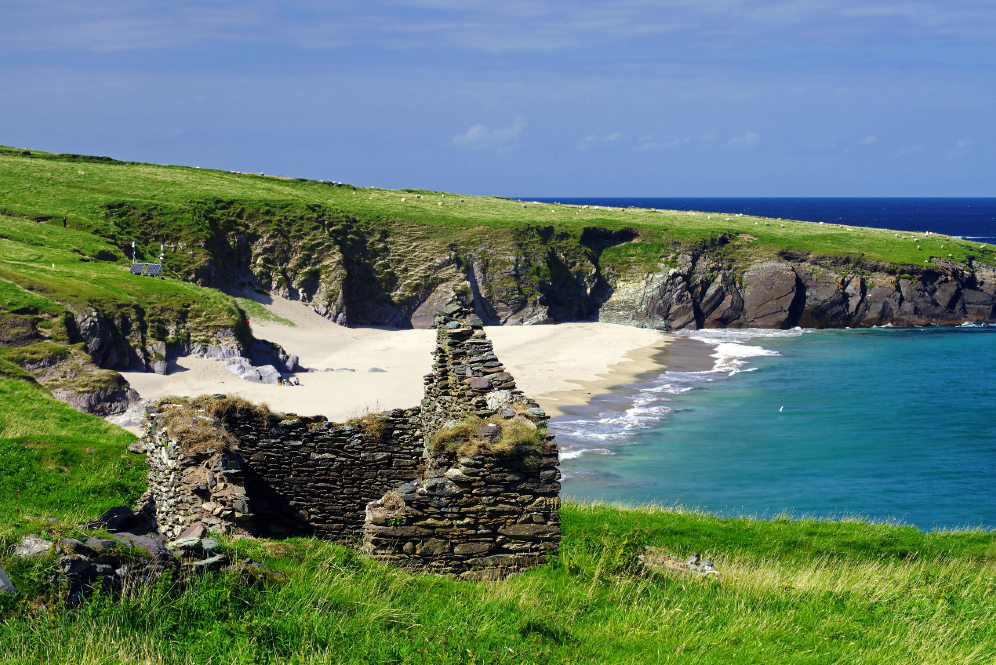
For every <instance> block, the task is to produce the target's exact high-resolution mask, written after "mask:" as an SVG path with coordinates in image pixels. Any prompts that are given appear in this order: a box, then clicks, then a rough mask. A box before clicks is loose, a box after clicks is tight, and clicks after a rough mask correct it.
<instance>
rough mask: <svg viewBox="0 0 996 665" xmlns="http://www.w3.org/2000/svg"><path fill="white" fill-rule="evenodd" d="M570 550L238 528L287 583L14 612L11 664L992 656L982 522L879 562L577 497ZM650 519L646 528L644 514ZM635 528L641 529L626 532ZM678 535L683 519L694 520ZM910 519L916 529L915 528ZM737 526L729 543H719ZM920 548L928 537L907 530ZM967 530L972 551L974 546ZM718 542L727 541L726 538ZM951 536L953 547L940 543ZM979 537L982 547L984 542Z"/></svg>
mask: <svg viewBox="0 0 996 665" xmlns="http://www.w3.org/2000/svg"><path fill="white" fill-rule="evenodd" d="M562 516H563V521H564V523H563V526H564V541H563V549H562V556H561V557H560V559H558V560H555V561H554V562H552V563H550V564H548V565H546V566H544V567H542V568H540V569H537V570H534V571H532V572H530V573H526V574H523V575H520V576H517V577H515V578H512V579H510V580H507V581H505V582H501V583H486V582H474V583H471V582H458V581H454V580H450V579H443V578H438V577H433V576H429V575H411V574H409V573H406V572H402V571H400V570H397V569H392V568H390V567H388V566H386V565H383V564H380V563H377V562H374V561H370V560H367V559H364V558H362V557H361V556H359V555H358V554H356V553H355V552H353V551H352V550H350V549H348V548H344V547H341V546H337V545H333V544H330V543H326V542H323V541H318V540H312V539H291V540H287V541H283V542H273V541H264V540H255V541H254V540H230V541H228V542H227V543H226V547H227V551H228V553H229V555H230V556H232V557H233V558H236V559H238V558H242V557H245V556H251V557H252V558H254V559H256V560H260V561H264V562H266V563H267V564H268V565H271V566H272V567H274V568H276V569H279V570H281V571H282V572H284V573H286V574H287V575H289V576H290V582H289V583H288V584H286V585H285V586H282V587H270V588H267V589H248V588H246V587H245V586H244V585H242V584H241V583H240V582H239V580H238V579H237V578H235V577H231V576H226V575H224V574H218V575H215V576H213V577H206V578H201V579H199V580H197V581H195V582H194V584H193V585H192V586H191V587H190V588H188V589H186V590H185V591H183V592H180V591H177V590H171V589H169V588H166V587H157V588H151V589H141V590H138V591H137V592H136V593H135V594H134V595H132V596H130V597H128V598H127V599H125V600H122V601H113V600H111V599H109V598H97V599H94V600H93V601H92V602H91V603H89V604H88V605H86V606H84V607H82V608H80V609H77V610H73V611H62V610H42V609H39V608H33V609H30V610H29V608H28V605H27V604H19V605H18V604H14V603H13V602H12V601H7V603H8V604H7V606H6V609H5V612H4V614H3V619H2V622H0V645H3V647H4V650H3V651H0V653H3V654H6V655H5V656H0V660H2V661H3V662H39V661H46V662H73V663H118V662H122V663H123V662H141V663H208V662H225V663H243V662H244V663H257V662H258V663H841V662H847V663H939V662H945V663H946V662H957V663H990V662H992V661H993V659H994V658H996V623H994V622H992V621H990V620H989V618H990V615H991V613H992V611H993V608H994V605H996V565H994V559H993V558H992V557H991V556H986V555H980V547H982V548H983V550H984V549H985V547H991V546H992V541H993V536H992V534H988V533H986V532H965V533H958V532H956V533H951V532H949V533H945V534H941V535H940V537H935V536H933V535H932V534H923V533H921V532H916V533H917V534H919V535H915V534H912V533H911V534H910V535H909V536H908V537H907V540H909V541H910V543H911V544H917V545H919V546H920V549H922V550H923V551H925V552H930V555H929V556H915V557H897V556H895V555H889V554H885V553H883V554H881V555H879V556H865V555H864V554H861V553H860V548H855V547H854V545H855V543H856V541H860V540H862V539H863V537H865V536H866V537H867V538H870V539H871V540H872V541H876V540H878V539H880V538H881V537H882V536H883V535H887V534H888V533H890V530H892V529H895V528H897V527H895V526H892V525H873V524H866V523H859V522H854V523H853V528H852V529H849V530H846V532H845V533H841V534H838V535H837V536H833V535H829V534H831V533H832V529H833V525H832V524H828V525H827V530H826V532H825V533H822V534H820V535H810V531H811V527H812V526H813V525H812V524H810V523H809V522H807V521H791V520H786V521H784V522H782V523H781V524H780V525H778V529H776V532H779V533H781V535H789V534H794V535H795V536H796V538H797V539H798V540H799V542H800V543H803V544H804V545H805V547H804V548H803V553H802V554H799V555H797V556H790V555H788V554H785V553H773V552H771V551H770V550H769V549H768V548H767V542H768V541H767V540H765V537H766V535H767V534H766V533H765V532H766V529H767V527H768V526H770V525H771V524H772V523H770V522H757V523H755V521H754V520H747V519H730V518H718V517H712V516H708V515H702V514H699V513H689V512H684V511H680V510H674V509H672V510H660V509H653V508H651V509H635V510H633V509H629V510H627V509H624V508H618V507H607V506H592V505H586V506H581V505H577V504H566V505H565V507H564V510H563V511H562ZM636 522H639V524H640V527H639V528H636V527H635V523H636ZM631 524H632V525H634V526H633V527H632V528H628V527H629V525H631ZM702 526H710V527H711V529H710V530H707V531H706V532H704V533H703V534H702V536H701V538H700V539H699V540H697V541H696V540H693V539H691V538H690V536H687V535H686V536H685V542H684V544H679V545H676V544H675V543H674V542H673V541H672V540H671V539H670V538H669V536H668V533H670V532H671V531H672V530H678V531H682V530H685V531H687V532H688V533H694V532H697V531H698V530H699V528H700V527H702ZM913 531H915V530H913ZM716 535H720V536H721V537H722V536H725V540H723V538H720V539H719V541H717V540H716V539H715V538H714V536H716ZM915 540H916V541H917V542H916V543H914V542H913V541H915ZM963 540H964V541H965V542H967V543H968V545H967V546H965V547H964V548H963V547H961V543H962V541H963ZM716 542H726V543H727V545H724V546H722V547H719V546H715V543H716ZM938 543H940V546H938ZM648 544H652V545H654V546H659V547H665V548H670V549H671V550H672V551H674V552H676V553H679V554H684V553H685V552H687V551H688V550H689V549H690V548H694V549H698V550H706V549H708V548H709V547H712V548H713V549H712V553H711V556H712V557H713V559H714V561H715V562H716V565H717V567H718V568H719V569H720V570H721V571H722V573H723V576H722V579H720V580H718V581H717V580H713V579H700V578H693V577H686V576H683V575H681V574H677V573H670V572H658V571H652V570H645V569H642V568H640V567H639V566H638V565H636V563H635V557H634V556H632V555H633V554H635V553H636V552H638V551H639V550H640V549H641V548H642V547H644V546H645V545H648ZM983 546H984V547H983Z"/></svg>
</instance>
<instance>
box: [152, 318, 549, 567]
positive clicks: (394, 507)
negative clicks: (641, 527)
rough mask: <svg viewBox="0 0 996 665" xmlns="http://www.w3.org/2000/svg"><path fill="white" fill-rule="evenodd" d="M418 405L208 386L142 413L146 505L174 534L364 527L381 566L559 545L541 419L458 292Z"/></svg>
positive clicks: (445, 563)
mask: <svg viewBox="0 0 996 665" xmlns="http://www.w3.org/2000/svg"><path fill="white" fill-rule="evenodd" d="M436 323H437V328H438V332H437V344H436V347H435V349H434V350H433V352H432V353H433V358H434V364H433V371H432V373H431V374H429V375H428V376H427V377H426V387H425V398H424V399H423V400H422V403H421V405H420V406H419V407H418V408H413V409H407V410H405V409H396V410H394V411H391V412H386V413H383V414H379V415H376V416H367V417H365V418H363V419H361V420H360V421H359V422H354V423H347V424H336V423H331V422H329V421H328V420H326V419H325V418H324V417H321V416H315V417H300V416H296V415H294V414H271V413H269V412H267V411H265V410H260V409H259V408H257V407H255V406H254V405H251V404H248V403H246V402H244V401H241V400H238V399H236V398H229V397H223V396H214V397H201V398H197V399H194V400H179V401H178V402H177V403H174V404H170V403H166V404H160V405H159V406H158V407H157V408H156V409H154V410H153V411H152V412H151V413H150V418H151V425H150V435H149V437H148V438H147V439H146V441H147V446H148V460H149V466H150V474H149V481H150V482H149V495H148V497H147V503H146V507H145V511H144V512H145V513H146V514H148V513H154V514H155V520H156V522H157V525H158V528H159V531H160V532H161V533H162V534H163V535H165V536H167V537H169V538H176V537H178V536H179V535H180V534H182V533H183V532H185V531H186V530H187V529H188V528H190V527H192V526H194V527H196V526H197V524H198V523H200V524H201V525H203V526H204V527H205V528H207V529H208V530H209V531H213V532H216V533H223V532H229V531H245V532H249V533H254V534H258V535H264V536H288V535H305V534H313V535H317V536H320V537H323V538H329V539H333V540H339V541H342V540H346V539H349V538H350V537H355V536H360V535H362V536H363V539H364V549H365V551H367V552H368V553H369V554H371V555H372V556H374V557H376V558H379V559H382V560H384V561H388V562H390V563H392V564H395V565H400V566H404V567H408V568H415V569H421V570H427V571H431V572H437V573H441V574H447V575H455V576H460V577H464V578H468V579H484V578H488V579H495V578H501V577H504V576H506V575H508V574H511V573H514V572H518V571H522V570H527V569H529V568H532V567H535V566H537V565H539V564H541V563H543V562H545V561H546V559H547V556H548V555H549V554H550V553H555V552H556V551H557V547H558V545H559V542H560V519H559V516H558V514H557V510H558V508H559V506H560V500H559V498H558V495H559V493H560V482H559V480H560V471H559V470H558V469H557V467H558V464H559V461H558V455H557V446H556V444H555V443H554V442H553V437H552V436H551V435H549V434H547V431H546V424H547V417H546V414H545V413H544V412H543V410H542V409H541V408H539V405H538V404H536V402H534V401H532V400H530V399H528V398H527V397H525V396H524V395H523V394H522V391H521V390H519V389H517V388H516V386H515V380H514V378H513V377H512V375H511V374H509V373H508V372H507V371H506V370H505V368H504V366H502V364H501V363H500V362H499V361H498V359H497V358H496V357H495V355H494V352H493V349H492V346H491V342H490V341H489V340H488V339H487V337H486V335H485V333H484V330H483V324H482V322H481V320H480V319H479V318H478V317H477V316H475V315H474V314H473V311H472V310H470V309H469V308H466V307H464V306H462V305H460V304H453V305H448V306H447V307H445V308H443V310H441V312H440V315H439V316H437V317H436Z"/></svg>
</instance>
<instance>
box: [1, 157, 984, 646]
mask: <svg viewBox="0 0 996 665" xmlns="http://www.w3.org/2000/svg"><path fill="white" fill-rule="evenodd" d="M64 216H65V217H67V221H68V227H69V228H68V229H63V228H62V223H61V220H62V218H63V217H64ZM596 228H597V229H601V230H602V231H604V232H605V233H609V234H612V233H617V234H618V235H617V236H616V237H615V238H614V239H613V241H612V242H611V243H602V244H600V243H599V242H597V238H596V240H595V241H591V238H590V237H588V239H587V240H586V233H590V232H589V231H588V229H596ZM925 230H926V229H925ZM240 238H241V240H240ZM913 238H916V240H915V241H914V240H913ZM132 241H135V242H136V245H137V247H138V250H139V259H140V260H151V259H153V258H154V257H155V256H156V255H157V254H158V251H159V245H160V243H162V244H165V245H166V246H167V248H166V249H167V256H166V265H167V266H168V267H169V269H170V273H169V275H168V278H167V279H165V280H153V279H148V278H135V277H133V276H130V275H129V274H128V271H127V267H128V263H129V260H128V257H129V256H130V254H129V253H130V246H131V242H132ZM243 243H248V244H249V245H252V247H253V252H252V253H253V255H254V256H255V257H258V258H259V261H258V262H256V263H253V265H252V267H251V268H252V271H253V274H254V275H256V276H257V277H258V278H259V279H261V280H264V279H265V280H266V281H268V282H270V283H272V284H274V285H275V286H276V287H281V285H282V284H283V285H286V284H292V283H293V284H296V285H301V284H307V283H308V280H309V279H311V276H314V278H315V279H318V274H319V272H321V271H326V272H327V273H335V271H336V270H337V269H338V268H336V266H338V265H342V266H345V269H346V270H347V271H349V272H351V273H352V275H353V278H354V279H356V280H357V281H358V282H359V283H363V284H368V285H370V286H369V288H370V289H371V297H372V298H373V299H378V304H379V305H385V306H386V305H388V304H390V302H392V301H396V300H399V299H402V298H404V297H407V296H405V294H410V295H412V297H415V296H416V295H419V294H421V295H422V296H424V295H425V293H426V290H427V289H428V290H429V291H431V289H432V288H434V287H435V285H436V282H433V281H432V279H436V278H435V277H432V276H431V275H432V274H433V273H432V271H433V270H438V269H439V267H440V266H441V265H444V264H445V265H449V263H446V262H452V263H453V264H456V265H459V264H460V262H461V261H463V260H465V258H466V257H467V256H468V251H469V249H471V248H472V249H473V251H474V252H476V254H475V257H476V259H477V260H484V259H482V257H485V258H486V257H488V256H490V257H491V259H490V260H492V261H493V262H494V263H496V264H500V263H501V262H502V261H504V262H506V263H507V264H508V265H510V266H514V268H515V270H516V271H518V273H517V274H521V275H524V276H525V277H523V278H521V279H520V281H518V282H516V283H510V284H509V285H508V287H507V288H508V289H512V290H514V289H521V290H522V292H523V294H524V295H528V293H529V289H535V288H536V284H538V283H539V282H540V281H542V280H544V279H549V278H550V276H551V274H552V273H555V272H556V271H558V270H568V269H574V268H576V267H577V266H579V265H580V266H589V267H591V269H592V270H595V268H596V267H597V268H598V269H599V270H601V271H602V274H603V275H606V276H607V277H608V278H610V279H611V278H612V276H613V275H625V274H631V273H642V272H647V271H653V270H658V269H659V268H658V266H661V265H663V266H668V265H670V264H672V263H673V262H674V261H676V259H677V256H678V253H679V252H678V249H677V248H678V247H686V246H689V245H695V244H701V245H703V246H709V247H710V248H712V251H714V252H715V253H716V255H717V256H719V257H721V258H724V259H725V260H726V261H727V263H728V265H730V266H732V267H734V268H735V267H736V266H745V265H747V264H749V263H750V262H752V261H756V260H760V259H764V258H769V257H771V258H773V257H777V256H780V255H784V254H785V253H789V254H809V255H814V256H819V257H824V259H825V260H826V261H827V262H830V263H834V262H845V263H848V264H850V265H853V266H855V269H856V270H861V269H862V268H861V266H862V265H865V264H868V263H874V264H877V265H878V266H879V267H880V268H882V267H883V266H884V268H883V269H885V270H888V271H891V272H892V273H893V274H900V273H910V272H913V271H915V270H917V269H922V268H923V267H924V265H925V264H924V260H927V261H928V263H929V262H930V261H932V260H933V259H932V257H945V258H946V257H947V255H948V254H949V253H950V254H952V255H953V256H952V257H951V260H952V261H953V262H955V263H956V264H960V265H969V264H971V263H973V262H975V263H979V262H983V263H989V264H992V263H993V261H994V256H993V253H992V251H991V250H987V251H982V250H980V249H979V246H978V245H973V244H970V243H967V242H964V241H958V240H953V239H950V238H945V237H941V236H931V237H929V238H928V237H924V236H923V235H922V234H910V233H899V234H896V233H895V232H893V231H886V230H878V229H863V228H859V227H851V228H849V229H848V228H846V227H840V226H834V225H819V224H811V223H806V222H795V221H790V220H766V219H761V218H753V217H736V216H729V215H718V214H711V215H710V214H708V213H695V214H693V213H689V212H681V211H655V210H638V209H629V210H619V209H611V210H610V209H605V208H602V209H592V208H588V209H585V208H581V207H578V206H560V205H549V204H533V203H531V202H519V201H511V200H507V199H502V198H496V197H472V196H463V197H461V196H459V195H453V194H449V193H443V192H431V191H423V190H403V191H393V190H382V189H375V188H358V187H354V186H351V185H340V184H334V183H323V182H316V181H313V180H299V179H290V178H281V177H271V176H260V175H251V174H243V175H241V177H239V176H237V175H236V174H233V173H228V172H223V171H217V170H210V169H192V168H187V167H178V166H157V165H151V164H136V163H125V162H116V161H114V160H110V159H106V158H93V157H85V156H78V155H54V154H50V153H43V152H38V151H27V152H22V151H20V150H16V151H15V150H12V149H0V336H2V339H3V340H5V343H4V344H3V345H0V346H4V347H5V348H3V349H0V404H2V405H3V409H2V410H0V460H2V462H3V463H2V464H0V566H2V567H3V568H4V569H5V570H7V571H8V572H9V573H10V574H11V576H12V578H13V579H14V581H15V583H16V584H18V586H19V587H20V588H21V589H22V591H23V593H22V594H21V595H20V596H18V597H14V598H11V597H0V662H39V661H54V662H74V663H75V662H79V663H90V662H93V663H96V662H101V663H104V662H136V661H137V662H149V663H160V662H161V663H190V662H198V663H202V662H287V663H290V662H307V663H314V662H358V663H368V662H396V663H423V662H433V663H436V662H438V663H471V662H474V663H482V662H486V663H581V662H591V663H601V662H612V663H644V662H655V663H656V662H660V663H667V662H674V663H729V662H737V663H741V662H745V663H747V662H758V663H761V662H763V663H778V662H785V663H836V662H853V663H910V662H914V663H916V662H923V663H927V662H930V663H934V662H959V663H976V662H977V663H988V662H992V661H993V660H994V659H996V627H994V626H996V624H994V622H992V621H991V620H990V619H991V615H992V612H993V609H994V606H996V535H993V534H992V533H991V532H986V531H981V530H977V531H950V532H948V531H946V532H934V533H923V532H921V531H918V530H917V529H915V528H912V527H907V526H901V525H894V524H872V523H868V522H862V521H857V520H840V521H818V520H790V519H776V520H770V521H759V520H752V519H747V518H721V517H716V516H709V515H703V514H700V513H696V512H692V511H683V510H678V509H664V508H654V507H642V508H624V507H612V506H597V505H594V506H593V505H579V504H572V503H566V504H565V505H564V508H563V510H562V520H563V534H564V540H563V544H562V550H561V555H560V557H559V558H558V559H556V560H555V561H553V562H552V563H550V564H548V565H546V566H543V567H541V568H540V569H537V570H534V571H532V572H529V573H527V574H524V575H520V576H518V577H516V578H513V579H511V580H508V581H506V582H504V583H500V584H491V583H467V582H456V581H453V580H449V579H441V578H436V577H431V576H413V575H410V574H408V573H405V572H402V571H399V570H395V569H391V568H389V567H387V566H385V565H383V564H380V563H377V562H373V561H370V560H367V559H364V558H362V557H360V556H359V555H358V554H356V553H355V552H353V551H352V550H351V549H349V548H344V547H341V546H338V545H334V544H330V543H327V542H323V541H320V540H314V539H291V540H286V541H279V542H274V541H268V540H262V539H261V540H253V541H250V540H228V541H226V542H225V548H227V551H228V553H229V554H230V555H232V556H233V558H238V557H243V556H251V557H252V558H254V559H256V560H259V561H261V562H264V563H266V564H267V565H269V566H271V567H273V568H275V569H277V570H280V571H282V572H284V573H286V574H287V575H288V576H289V577H290V582H289V583H288V584H287V585H285V586H283V587H279V588H276V587H274V588H268V589H247V588H244V587H243V586H242V585H241V584H240V583H239V582H238V580H237V579H236V578H234V577H229V576H226V575H225V574H215V575H213V576H206V577H204V578H201V579H199V580H198V581H197V582H196V583H195V584H194V585H193V586H192V587H190V588H187V589H185V590H183V591H180V590H178V589H175V588H171V587H170V586H169V585H160V586H157V587H155V588H151V589H144V590H140V591H138V592H136V593H135V594H134V595H133V596H129V597H126V598H125V599H124V600H121V601H113V600H111V599H109V598H106V597H97V598H95V599H94V600H93V601H92V602H90V603H88V604H86V605H84V606H83V607H81V608H78V609H75V610H65V609H63V608H59V607H44V606H42V605H41V604H40V603H39V602H38V600H37V598H36V596H35V595H34V592H35V591H37V590H38V589H40V586H41V583H42V581H43V580H44V578H45V575H46V568H45V567H46V566H49V565H51V562H39V563H37V564H25V563H22V562H18V561H16V560H15V559H14V558H13V557H12V556H11V555H10V554H9V553H10V551H11V546H12V545H13V544H14V543H15V542H16V540H17V539H18V538H19V537H20V536H21V535H22V534H24V533H30V532H35V533H37V532H38V531H39V530H40V529H41V528H42V527H43V526H44V527H45V528H48V529H51V530H52V531H53V532H54V533H56V534H59V535H64V536H74V535H79V534H80V531H79V528H78V527H76V526H74V525H76V524H78V523H79V522H82V521H84V520H85V519H87V518H92V517H94V516H96V515H97V514H99V513H100V512H102V511H103V510H105V509H106V508H108V507H110V506H113V505H120V504H130V503H133V502H134V501H135V499H136V498H137V497H138V495H139V494H140V493H141V492H142V491H143V489H144V483H145V481H144V464H143V461H142V460H141V458H139V457H137V456H134V455H130V454H129V453H127V452H125V450H124V448H125V446H126V445H127V444H128V443H129V442H130V441H131V440H133V437H132V436H131V435H130V434H127V433H125V432H123V431H122V430H120V429H118V428H116V427H114V426H111V425H109V424H107V423H106V422H105V421H103V420H101V419H99V418H95V417H93V416H88V415H85V414H80V413H77V412H76V411H75V410H73V409H72V408H70V407H69V406H67V405H65V404H62V403H61V402H58V401H56V400H54V399H53V398H52V397H51V395H50V394H49V392H48V391H47V390H46V389H45V388H44V387H43V386H40V385H38V384H37V382H36V381H35V380H34V379H33V378H32V375H31V374H30V373H29V372H28V371H26V370H25V369H24V368H25V367H35V366H37V365H39V364H40V363H41V364H44V363H45V362H49V359H52V358H56V359H58V358H75V357H76V355H77V354H82V353H84V349H83V342H81V341H80V340H79V339H78V336H76V335H77V334H76V333H75V332H74V329H73V319H74V311H76V310H79V309H81V308H94V309H96V310H98V311H99V312H100V313H101V314H102V316H104V317H105V318H106V319H107V320H109V321H115V322H116V321H121V322H124V321H125V320H128V321H130V322H137V324H135V325H137V327H139V328H140V331H139V332H140V333H141V334H140V335H137V336H135V335H132V337H129V335H130V332H129V331H128V330H125V329H124V323H122V324H121V329H120V330H119V332H120V333H121V335H122V339H130V340H131V341H130V342H129V343H135V344H144V343H147V342H153V341H162V342H171V341H175V340H176V336H177V335H178V334H190V335H192V336H197V335H201V334H208V333H210V331H211V330H226V329H234V330H236V331H237V332H238V331H240V330H241V332H239V334H241V335H243V336H245V335H247V333H248V331H247V330H246V329H244V328H240V326H241V325H242V323H243V321H244V318H245V312H246V311H249V312H250V315H251V316H252V315H253V313H254V310H251V308H252V305H251V304H249V303H248V302H245V303H243V304H242V309H240V308H239V305H238V304H237V302H236V301H235V300H233V299H231V298H229V297H228V296H227V295H224V294H223V293H221V292H219V291H217V290H214V289H209V288H204V287H202V286H198V285H195V284H194V282H199V283H201V284H208V283H212V279H213V278H212V276H213V275H214V274H215V273H214V272H213V271H219V272H224V271H225V270H229V271H230V272H229V276H230V277H231V279H232V280H235V283H238V281H240V273H239V272H238V270H241V268H239V266H240V265H241V264H240V263H239V261H240V256H242V252H243V249H244V247H243ZM918 245H919V247H920V249H918V248H917V246H918ZM941 245H943V246H944V247H943V248H941ZM508 257H512V258H508ZM323 274H324V273H323ZM245 277H246V275H245V274H244V273H242V278H243V279H242V280H241V281H242V282H243V283H242V284H241V286H245V287H248V286H250V284H249V283H248V281H246V280H245V279H244V278H245ZM323 279H324V278H323ZM447 279H449V277H447ZM529 280H533V281H529ZM328 285H329V286H328V288H329V289H332V288H333V287H334V285H333V283H332V281H329V282H328ZM323 288H324V287H323ZM178 322H181V323H183V324H184V325H183V326H182V328H178V327H177V325H176V324H177V323H178ZM87 376H90V377H93V376H95V373H94V371H90V372H89V374H87ZM53 380H54V379H53ZM67 380H69V379H67ZM88 380H90V379H88ZM92 380H96V379H92ZM53 385H54V384H53ZM24 515H32V516H35V517H44V518H49V517H51V518H57V519H58V520H59V523H58V524H57V525H50V524H44V525H43V524H41V523H39V522H36V521H31V520H27V519H25V518H24ZM645 547H656V548H661V549H663V550H666V551H668V552H670V553H673V554H676V555H679V556H686V555H688V554H690V553H692V552H696V551H697V552H701V553H703V555H705V556H707V557H709V558H712V559H713V560H714V561H715V562H716V567H717V568H718V569H719V570H720V571H721V572H722V574H723V577H722V579H720V580H712V579H709V580H706V579H698V578H690V577H683V576H681V575H679V574H677V573H665V572H656V571H653V570H648V569H645V568H643V567H642V566H640V565H639V563H638V559H637V556H638V555H639V553H640V552H642V551H643V549H644V548H645Z"/></svg>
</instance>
